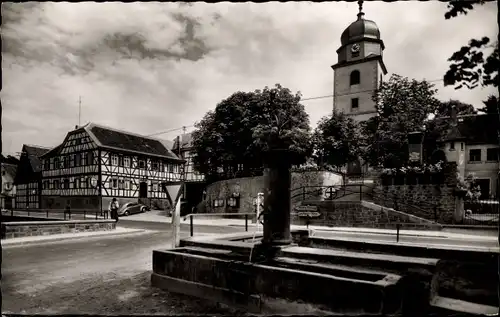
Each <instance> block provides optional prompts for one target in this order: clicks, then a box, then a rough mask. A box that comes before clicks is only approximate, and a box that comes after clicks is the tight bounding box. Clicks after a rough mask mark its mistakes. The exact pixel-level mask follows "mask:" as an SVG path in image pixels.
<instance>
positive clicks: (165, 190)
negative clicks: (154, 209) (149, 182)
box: [161, 182, 167, 193]
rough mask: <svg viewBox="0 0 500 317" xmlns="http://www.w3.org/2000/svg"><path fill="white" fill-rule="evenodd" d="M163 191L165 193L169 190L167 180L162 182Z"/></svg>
mask: <svg viewBox="0 0 500 317" xmlns="http://www.w3.org/2000/svg"><path fill="white" fill-rule="evenodd" d="M161 191H162V192H164V193H166V192H167V183H166V182H162V183H161Z"/></svg>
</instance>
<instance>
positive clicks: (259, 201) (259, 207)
mask: <svg viewBox="0 0 500 317" xmlns="http://www.w3.org/2000/svg"><path fill="white" fill-rule="evenodd" d="M263 202H264V193H258V194H257V219H258V218H259V216H260V214H261V213H262V204H263ZM258 226H259V221H258V220H257V227H258Z"/></svg>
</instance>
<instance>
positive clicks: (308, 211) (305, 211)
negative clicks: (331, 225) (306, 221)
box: [295, 205, 321, 218]
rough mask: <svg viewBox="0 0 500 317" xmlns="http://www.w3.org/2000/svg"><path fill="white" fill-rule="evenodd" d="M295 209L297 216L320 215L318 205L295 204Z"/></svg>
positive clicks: (312, 216)
mask: <svg viewBox="0 0 500 317" xmlns="http://www.w3.org/2000/svg"><path fill="white" fill-rule="evenodd" d="M295 211H297V216H299V217H305V218H317V217H319V216H321V214H320V213H319V212H318V206H312V205H305V206H297V207H295Z"/></svg>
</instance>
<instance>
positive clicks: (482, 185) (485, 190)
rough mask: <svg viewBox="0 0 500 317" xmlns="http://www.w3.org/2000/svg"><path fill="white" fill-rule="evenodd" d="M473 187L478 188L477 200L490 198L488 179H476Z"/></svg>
mask: <svg viewBox="0 0 500 317" xmlns="http://www.w3.org/2000/svg"><path fill="white" fill-rule="evenodd" d="M474 185H476V186H479V190H480V191H481V196H480V197H479V199H489V198H490V180H489V179H488V178H483V179H476V180H475V181H474Z"/></svg>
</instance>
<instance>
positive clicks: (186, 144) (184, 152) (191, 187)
mask: <svg viewBox="0 0 500 317" xmlns="http://www.w3.org/2000/svg"><path fill="white" fill-rule="evenodd" d="M192 141H193V137H192V134H191V133H184V134H182V135H179V136H178V137H176V138H175V140H174V141H173V144H172V151H173V152H174V153H175V154H176V155H177V156H179V157H180V158H182V159H183V160H184V161H185V164H184V166H183V168H184V177H185V187H184V191H185V192H184V199H185V202H186V206H185V208H186V209H188V210H187V211H184V210H183V213H185V212H191V210H192V208H193V207H196V206H197V205H198V204H199V203H200V202H201V201H203V199H204V197H203V195H204V194H203V193H204V191H205V186H206V182H205V177H204V175H203V174H201V173H199V172H198V171H196V170H195V168H194V164H193V143H192Z"/></svg>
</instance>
